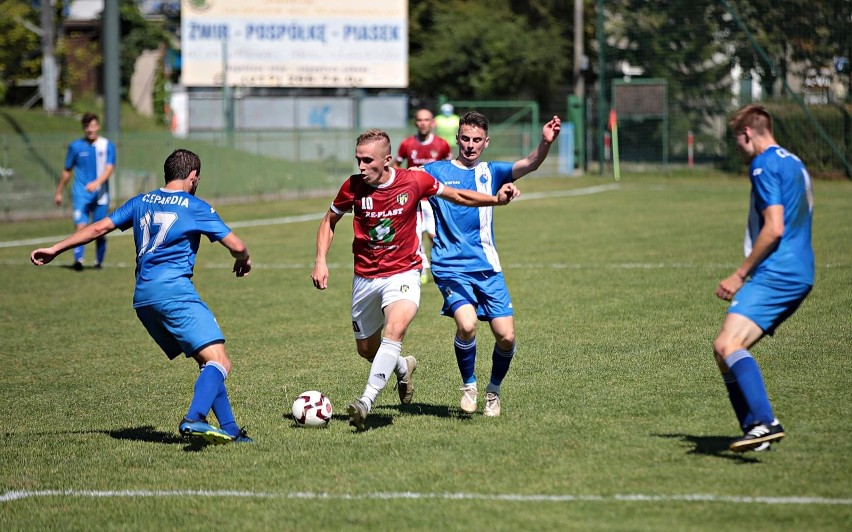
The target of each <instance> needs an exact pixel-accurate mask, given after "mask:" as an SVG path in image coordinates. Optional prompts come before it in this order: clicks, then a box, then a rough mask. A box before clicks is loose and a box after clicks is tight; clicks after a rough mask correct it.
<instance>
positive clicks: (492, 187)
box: [423, 161, 514, 275]
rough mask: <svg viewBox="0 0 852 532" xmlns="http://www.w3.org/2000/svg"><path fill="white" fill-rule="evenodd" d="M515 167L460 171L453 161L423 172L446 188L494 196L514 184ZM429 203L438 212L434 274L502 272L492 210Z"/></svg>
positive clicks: (496, 165) (435, 201)
mask: <svg viewBox="0 0 852 532" xmlns="http://www.w3.org/2000/svg"><path fill="white" fill-rule="evenodd" d="M513 165H514V163H505V162H481V163H479V164H478V165H476V166H475V167H473V168H461V167H459V166H456V165H455V164H454V163H453V161H436V162H434V163H429V164H427V165H426V166H424V167H423V168H424V169H425V170H426V171H427V172H428V173H430V174H432V176H434V177H435V179H437V180H438V181H440V182H441V183H443V184H445V185H447V186H450V187H452V188H457V189H467V190H475V191H477V192H481V193H483V194H489V195H492V196H493V195H495V194H497V191H498V190H500V187H502V186H503V185H505V184H506V183H511V182H512V166H513ZM429 203H430V204H431V205H432V209H433V210H434V211H435V234H436V237H435V239H434V241H433V245H432V271H433V272H434V273H435V274H437V275H440V274H442V273H452V272H455V271H466V272H492V271H493V272H499V271H502V268H501V266H500V258H499V257H498V256H497V247H496V245H495V243H494V224H493V221H494V208H493V207H463V206H461V205H456V204H455V203H450V202H449V201H444V200H441V199H439V198H437V197H434V196H433V197H431V198H429Z"/></svg>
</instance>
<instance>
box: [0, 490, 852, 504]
mask: <svg viewBox="0 0 852 532" xmlns="http://www.w3.org/2000/svg"><path fill="white" fill-rule="evenodd" d="M30 497H88V498H102V497H105V498H120V497H127V498H165V497H222V498H255V499H307V500H395V499H442V500H477V501H514V502H721V503H735V504H800V505H838V506H849V505H852V499H833V498H826V497H737V496H733V495H710V494H703V493H696V494H686V495H645V494H629V495H608V496H604V495H543V494H542V495H522V494H512V493H507V494H500V493H495V494H487V493H416V492H409V491H405V492H376V493H363V494H357V495H351V494H347V493H313V492H305V491H296V492H289V493H275V492H266V491H232V490H223V491H215V490H116V491H111V490H107V491H100V490H32V491H7V492H6V493H4V494H2V495H0V502H12V501H17V500H21V499H26V498H30Z"/></svg>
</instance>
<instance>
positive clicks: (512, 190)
mask: <svg viewBox="0 0 852 532" xmlns="http://www.w3.org/2000/svg"><path fill="white" fill-rule="evenodd" d="M520 195H521V190H520V189H519V188H518V187H517V186H515V184H514V183H506V184H505V185H503V186H502V187H500V190H498V191H497V204H498V205H506V204H507V203H509V202H510V201H512V200H513V199H515V198H517V197H518V196H520Z"/></svg>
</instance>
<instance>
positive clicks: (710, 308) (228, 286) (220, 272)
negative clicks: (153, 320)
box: [0, 174, 852, 531]
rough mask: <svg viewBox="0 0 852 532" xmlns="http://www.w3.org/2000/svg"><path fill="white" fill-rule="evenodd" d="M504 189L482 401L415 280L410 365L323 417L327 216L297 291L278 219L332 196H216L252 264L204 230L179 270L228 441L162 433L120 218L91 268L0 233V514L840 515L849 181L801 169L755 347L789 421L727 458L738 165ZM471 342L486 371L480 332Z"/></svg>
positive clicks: (846, 448) (252, 520)
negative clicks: (408, 396) (791, 299)
mask: <svg viewBox="0 0 852 532" xmlns="http://www.w3.org/2000/svg"><path fill="white" fill-rule="evenodd" d="M520 185H521V188H522V190H523V192H524V196H523V197H522V198H521V200H519V201H517V202H516V203H513V204H512V205H510V206H508V207H504V208H500V210H499V211H498V212H497V213H496V226H497V229H496V230H497V238H498V245H499V247H500V251H501V260H502V262H503V265H504V269H505V274H506V277H507V280H508V282H509V286H510V289H511V290H512V295H513V300H514V306H515V312H516V326H517V336H518V341H519V350H518V355H517V357H516V359H515V361H514V363H513V366H512V371H511V372H510V373H509V376H508V377H507V379H506V380H505V381H504V384H503V415H502V416H501V417H500V418H497V419H487V418H484V417H483V416H482V415H481V414H480V415H473V416H469V417H468V416H465V415H462V414H461V413H460V411H459V408H458V400H459V396H460V392H458V387H459V385H460V382H459V377H458V370H457V368H456V364H455V358H454V356H453V354H452V336H453V330H454V327H453V324H452V321H451V320H449V319H447V318H443V317H441V316H439V315H438V311H439V309H440V297H439V294H438V292H437V290H436V289H435V287H434V285H432V284H430V285H426V286H425V287H424V291H423V298H422V302H421V309H420V313H419V315H418V317H417V318H416V319H415V321H414V323H413V324H412V327H411V329H410V331H409V334H408V337H407V338H406V341H405V344H404V348H403V351H404V353H405V354H411V355H415V356H416V357H417V358H418V360H419V363H420V364H419V369H418V371H417V373H416V374H415V382H416V390H417V391H416V393H415V397H414V402H413V404H412V405H410V406H408V407H400V406H399V405H398V404H397V398H396V393H395V391H394V390H393V389H391V387H389V388H388V389H386V390H385V391H384V392H383V394H382V395H381V396H380V397H379V402H378V404H377V406H376V408H375V409H374V413H373V414H371V417H370V418H369V420H368V424H369V427H370V428H369V430H367V431H365V432H362V433H354V432H353V431H352V429H351V428H350V427H349V426H348V425H347V423H346V415H345V408H346V404H347V403H349V402H350V401H351V400H352V399H353V398H354V397H356V396H357V395H360V393H361V391H362V390H363V386H364V383H365V381H366V378H367V373H368V365H367V364H366V363H365V362H364V361H362V360H361V359H359V357H358V356H357V355H356V353H355V350H354V342H353V340H352V333H351V330H350V324H349V321H350V320H349V301H350V287H351V278H352V271H351V264H352V259H351V252H350V242H351V218H347V220H346V222H347V223H346V224H341V226H344V227H343V228H342V229H339V231H338V232H339V234H338V235H337V237H336V239H335V242H334V245H333V250H332V254H331V256H330V262H332V263H333V264H332V270H331V275H332V276H331V280H330V288H329V289H328V290H327V291H325V292H319V291H317V290H315V289H314V288H313V287H312V285H311V281H310V279H309V276H310V271H311V267H312V262H313V256H314V237H315V234H316V227H317V223H318V221H317V220H316V219H312V220H309V221H303V222H293V223H287V219H286V217H289V216H300V215H310V214H316V215H317V216H319V215H320V214H321V213H322V212H324V211H325V209H326V208H327V206H328V203H329V201H330V200H331V197H329V198H324V199H317V200H313V199H305V200H300V201H292V202H279V203H262V204H253V205H228V206H223V207H222V208H221V209H220V212H221V213H222V215H223V217H224V219H225V220H226V221H227V222H229V223H230V224H231V225H232V227H234V229H235V231H236V232H237V234H239V235H240V236H241V237H242V238H243V239H244V240H246V242H247V243H248V244H249V247H250V249H251V251H252V257H253V261H254V263H255V271H254V272H253V273H252V275H251V276H250V277H248V278H245V279H234V278H233V277H232V276H231V275H229V272H230V264H231V261H230V260H229V256H228V254H227V252H226V251H225V250H224V248H221V246H218V245H210V244H204V245H202V250H201V252H200V254H199V260H198V266H197V268H196V277H195V280H196V285H197V287H198V290H199V292H200V294H201V295H202V297H203V298H204V299H205V300H206V301H207V302H208V304H209V305H210V306H211V308H212V309H213V311H214V312H215V313H216V315H217V318H218V321H219V323H220V325H221V326H222V329H223V331H224V333H225V335H226V337H227V339H228V343H227V347H228V351H229V354H230V356H231V358H232V360H233V363H234V367H233V371H232V375H231V377H230V378H229V381H228V383H229V391H230V396H231V399H232V401H233V403H234V410H235V413H236V415H237V419H238V421H239V422H240V423H241V424H242V425H245V426H247V427H248V429H249V431H250V434H251V436H252V437H254V438H255V440H256V442H257V443H256V444H254V445H243V446H238V445H230V446H223V447H205V448H193V447H191V446H188V445H187V444H186V443H185V442H183V441H182V440H180V439H179V438H178V437H177V432H176V429H177V424H178V421H179V420H180V419H181V417H182V415H183V414H184V412H185V410H186V407H187V405H188V402H189V399H190V396H191V393H192V385H193V382H194V379H195V376H196V373H197V368H196V366H195V364H194V363H193V362H191V361H187V360H184V359H179V360H175V361H173V362H169V361H167V360H166V358H165V356H163V355H162V353H160V352H159V351H158V349H157V347H156V345H155V344H154V342H153V341H152V340H151V339H150V338H149V337H148V336H147V334H146V333H145V331H144V329H143V327H142V326H141V325H140V324H139V323H138V322H137V319H136V316H135V314H134V312H133V310H132V308H131V298H132V292H133V257H134V253H133V245H132V241H131V239H130V238H129V237H128V236H126V235H122V236H115V237H113V238H111V240H110V250H109V253H108V255H107V261H106V267H105V268H104V269H103V270H102V271H100V272H97V271H93V270H90V269H89V270H85V271H83V272H79V273H78V272H74V271H72V270H71V269H70V268H68V265H70V263H71V257H70V254H68V255H67V256H63V257H60V258H59V259H57V261H56V263H55V264H52V265H49V266H47V267H44V268H40V269H37V268H35V267H33V266H32V265H30V264H29V262H28V255H29V251H30V250H31V249H33V248H34V247H38V246H39V245H41V244H38V245H37V244H35V243H29V244H25V243H19V244H18V245H13V244H10V242H12V241H21V240H27V239H32V240H35V241H38V239H41V238H45V237H54V236H60V235H64V234H66V233H67V232H68V231H69V230H70V225H71V224H70V221H68V220H58V221H41V222H32V223H6V224H0V264H2V265H3V267H4V275H3V276H2V277H0V294H2V295H1V296H0V336H2V339H3V341H2V344H0V362H2V367H3V369H2V372H0V402H1V403H0V404H2V411H3V413H4V416H3V429H2V432H0V463H2V464H3V466H2V472H0V509H1V510H2V511H0V528H2V529H3V530H24V529H62V530H91V529H134V530H135V529H143V530H163V529H169V530H172V529H191V530H200V529H210V528H223V529H224V528H230V529H239V530H242V529H269V530H342V529H346V530H384V529H400V530H488V529H494V530H545V529H548V530H648V531H651V530H654V531H656V530H708V531H717V530H723V529H726V530H773V531H774V530H850V529H852V484H851V483H850V478H852V463H850V462H852V443H850V442H851V441H852V428H850V423H849V419H850V405H852V401H850V398H851V397H852V392H850V390H852V377H850V375H852V362H850V359H849V352H850V346H852V321H850V311H852V292H850V286H851V285H850V267H852V210H850V205H852V183H849V182H817V183H816V184H815V192H816V211H815V222H814V223H815V225H814V245H815V249H816V253H817V284H816V286H815V288H814V290H813V292H812V294H811V295H810V297H809V298H808V300H807V301H806V302H805V303H804V304H803V305H802V307H801V308H800V309H799V311H798V312H797V313H796V314H795V315H794V316H793V317H792V318H791V319H790V320H788V322H787V323H785V324H784V325H783V326H782V327H781V328H780V329H779V331H778V333H777V334H776V336H775V337H773V338H767V339H764V340H763V341H762V342H761V343H759V344H758V346H757V347H756V348H755V349H754V350H753V354H754V356H755V358H756V359H757V360H758V362H759V364H760V365H761V368H762V370H763V373H764V376H765V379H766V382H767V388H768V390H769V392H770V395H771V398H772V400H773V406H774V408H775V411H776V414H777V415H778V417H779V418H780V419H781V421H782V422H783V423H784V427H785V429H786V431H787V438H786V439H785V440H784V441H783V442H782V443H780V444H779V445H776V446H774V448H773V450H772V451H771V452H769V453H750V454H744V455H737V454H734V453H731V452H729V451H728V450H727V444H728V441H729V440H730V439H731V438H733V437H736V436H737V435H738V427H737V423H736V419H735V417H734V414H733V412H732V410H731V407H730V405H729V403H728V400H727V396H726V393H725V388H724V385H723V383H722V380H721V378H720V377H719V374H718V370H717V369H716V367H715V363H714V361H713V357H712V350H711V343H712V340H713V338H714V336H715V334H716V332H717V331H718V327H719V325H720V324H721V321H722V318H723V316H724V313H725V310H726V303H724V302H722V301H720V300H717V299H716V298H715V297H714V295H713V292H714V289H715V286H716V284H717V283H718V281H719V280H720V279H722V278H724V277H725V276H727V275H728V274H729V273H730V272H731V271H733V269H734V268H735V267H736V266H737V265H738V264H739V261H740V260H741V253H742V251H741V250H742V245H741V239H742V234H743V226H744V224H745V218H746V209H747V201H748V182H747V180H746V179H744V178H738V177H737V178H735V177H730V176H728V177H726V176H722V175H716V174H713V175H709V174H705V175H702V176H701V177H694V176H692V177H688V176H679V178H677V179H675V178H671V177H668V178H666V177H659V176H649V175H627V176H625V177H623V178H622V180H621V182H620V183H619V184H618V185H617V186H615V184H614V183H612V182H611V181H607V180H603V179H600V178H597V177H583V178H577V179H556V178H532V177H531V178H527V179H525V180H523V181H521V183H520ZM603 185H607V186H606V187H603ZM203 186H204V185H203V182H202V186H201V189H200V191H199V194H200V195H201V196H204V188H203ZM593 187H598V188H593ZM281 218H285V219H284V220H281ZM272 219H278V220H277V221H276V222H275V223H272V222H268V223H263V220H272ZM258 221H260V223H253V222H258ZM50 243H52V242H50ZM87 253H88V258H89V260H90V261H91V257H92V254H93V249H89V250H88V251H87ZM479 345H480V357H479V360H478V364H477V369H478V372H477V373H478V376H479V380H480V383H482V384H483V387H484V383H485V382H486V381H487V378H488V371H489V369H490V350H491V345H492V341H491V335H490V332H489V331H488V329H487V327H485V326H484V325H483V326H480V335H479ZM391 380H392V381H393V379H391ZM308 389H319V390H322V391H323V392H325V393H326V394H327V395H328V396H329V397H330V398H331V400H332V401H333V403H334V406H335V409H336V415H335V418H334V420H333V421H332V423H331V424H330V425H329V427H328V428H327V429H322V430H314V429H300V428H296V427H295V426H294V424H293V422H292V421H291V420H290V419H288V417H287V416H288V415H289V410H290V404H291V402H292V400H293V399H294V398H295V396H296V395H297V394H298V393H299V392H302V391H304V390H308Z"/></svg>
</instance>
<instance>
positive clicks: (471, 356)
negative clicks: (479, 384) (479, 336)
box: [453, 336, 476, 384]
mask: <svg viewBox="0 0 852 532" xmlns="http://www.w3.org/2000/svg"><path fill="white" fill-rule="evenodd" d="M453 346H454V347H455V351H456V362H458V365H459V373H461V378H462V383H464V384H473V383H474V382H476V375H475V374H474V370H475V369H476V338H473V339H472V340H471V341H470V342H465V341H464V340H462V339H461V338H459V337H458V336H456V338H455V340H454V341H453Z"/></svg>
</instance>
